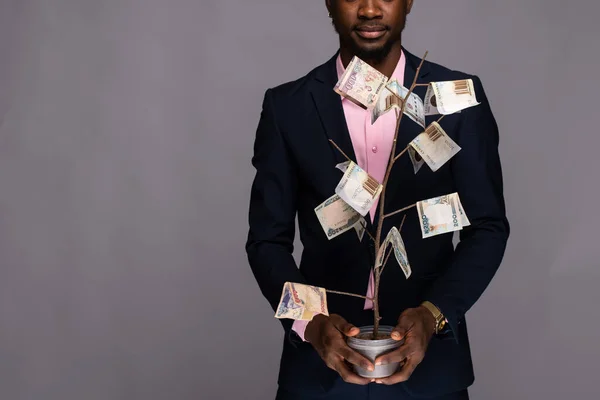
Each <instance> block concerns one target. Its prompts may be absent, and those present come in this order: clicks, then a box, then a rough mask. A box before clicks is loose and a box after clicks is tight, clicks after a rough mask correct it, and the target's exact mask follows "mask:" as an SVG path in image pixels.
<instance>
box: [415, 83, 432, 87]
mask: <svg viewBox="0 0 600 400" xmlns="http://www.w3.org/2000/svg"><path fill="white" fill-rule="evenodd" d="M418 86H429V83H417V84H416V85H415V87H418Z"/></svg>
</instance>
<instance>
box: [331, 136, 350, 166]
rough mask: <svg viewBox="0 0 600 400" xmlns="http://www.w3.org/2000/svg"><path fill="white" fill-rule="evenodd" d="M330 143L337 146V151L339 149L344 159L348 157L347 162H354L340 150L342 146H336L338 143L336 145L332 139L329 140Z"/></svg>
mask: <svg viewBox="0 0 600 400" xmlns="http://www.w3.org/2000/svg"><path fill="white" fill-rule="evenodd" d="M329 141H330V142H331V144H333V145H334V146H335V148H336V149H338V151H339V152H340V153H342V155H343V156H344V157H346V160H348V161H352V160H351V159H350V157H348V156H347V155H346V153H344V150H342V149H340V146H338V145H337V144H336V143H335V142H334V141H333V140H331V139H329Z"/></svg>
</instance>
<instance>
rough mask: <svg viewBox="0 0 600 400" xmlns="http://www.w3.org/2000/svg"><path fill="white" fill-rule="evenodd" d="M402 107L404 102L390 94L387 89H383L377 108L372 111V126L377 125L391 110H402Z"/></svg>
mask: <svg viewBox="0 0 600 400" xmlns="http://www.w3.org/2000/svg"><path fill="white" fill-rule="evenodd" d="M401 107H402V100H400V98H398V96H396V95H395V94H393V93H392V92H390V91H389V90H388V89H387V88H384V89H383V92H382V93H381V95H380V96H379V99H378V100H377V103H376V104H375V107H373V110H372V111H371V125H373V124H374V123H375V121H377V120H378V119H379V117H381V116H382V115H383V114H385V113H387V112H388V111H390V110H391V109H393V108H395V109H397V110H400V108H401Z"/></svg>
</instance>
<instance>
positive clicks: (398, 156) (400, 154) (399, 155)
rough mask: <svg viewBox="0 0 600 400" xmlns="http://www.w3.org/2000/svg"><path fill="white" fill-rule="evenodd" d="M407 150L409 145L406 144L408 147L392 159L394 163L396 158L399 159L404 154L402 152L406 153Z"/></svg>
mask: <svg viewBox="0 0 600 400" xmlns="http://www.w3.org/2000/svg"><path fill="white" fill-rule="evenodd" d="M409 146H410V145H409ZM407 151H408V146H406V148H405V149H404V150H402V151H401V152H400V153H398V155H397V156H396V157H394V159H393V160H392V163H395V162H396V160H397V159H399V158H400V157H401V156H402V154H404V153H406V152H407Z"/></svg>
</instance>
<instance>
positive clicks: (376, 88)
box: [333, 56, 388, 109]
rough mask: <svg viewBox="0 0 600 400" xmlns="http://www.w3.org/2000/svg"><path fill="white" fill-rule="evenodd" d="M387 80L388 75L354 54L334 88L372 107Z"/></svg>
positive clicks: (343, 94) (362, 105) (360, 103)
mask: <svg viewBox="0 0 600 400" xmlns="http://www.w3.org/2000/svg"><path fill="white" fill-rule="evenodd" d="M387 82H388V77H387V76H385V75H383V74H382V73H381V72H379V71H378V70H376V69H375V68H373V67H371V66H370V65H369V64H367V63H366V62H364V61H363V60H361V59H360V58H358V57H356V56H354V57H353V58H352V60H351V61H350V64H348V67H347V68H346V70H345V71H344V73H343V74H342V76H341V77H340V79H339V80H338V82H337V83H336V85H335V87H334V88H333V90H335V92H336V93H338V94H339V95H341V96H344V97H346V98H347V99H349V100H351V101H353V102H354V103H356V104H358V105H359V106H361V107H363V108H366V109H372V108H373V107H374V106H375V104H376V103H377V100H378V99H379V96H380V94H381V93H382V92H383V89H384V88H385V85H386V83H387Z"/></svg>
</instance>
